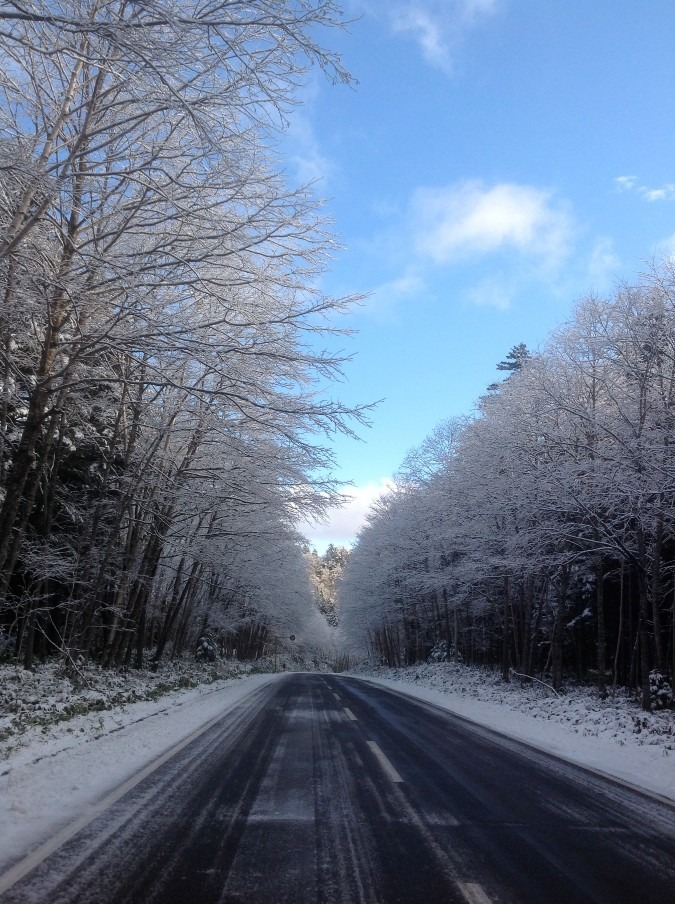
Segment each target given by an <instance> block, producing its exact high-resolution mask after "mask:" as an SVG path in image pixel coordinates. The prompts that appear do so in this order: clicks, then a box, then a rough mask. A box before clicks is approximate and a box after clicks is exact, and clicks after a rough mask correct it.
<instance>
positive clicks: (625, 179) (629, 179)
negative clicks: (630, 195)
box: [614, 176, 638, 192]
mask: <svg viewBox="0 0 675 904" xmlns="http://www.w3.org/2000/svg"><path fill="white" fill-rule="evenodd" d="M637 181H638V180H637V178H636V177H635V176H617V177H616V179H615V180H614V183H615V185H616V190H617V191H618V192H623V191H630V190H631V189H632V188H635V186H636V185H637Z"/></svg>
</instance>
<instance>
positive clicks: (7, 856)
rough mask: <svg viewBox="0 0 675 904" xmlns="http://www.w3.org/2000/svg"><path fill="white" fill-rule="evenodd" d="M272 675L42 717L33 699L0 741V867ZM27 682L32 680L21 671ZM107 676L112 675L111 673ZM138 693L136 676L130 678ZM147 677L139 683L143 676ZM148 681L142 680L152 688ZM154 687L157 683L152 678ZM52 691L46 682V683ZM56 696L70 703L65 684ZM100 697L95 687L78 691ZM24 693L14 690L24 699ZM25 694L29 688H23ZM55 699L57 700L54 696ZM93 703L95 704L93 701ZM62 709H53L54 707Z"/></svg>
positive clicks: (46, 706)
mask: <svg viewBox="0 0 675 904" xmlns="http://www.w3.org/2000/svg"><path fill="white" fill-rule="evenodd" d="M279 677H280V675H274V674H259V675H249V676H242V677H240V678H229V679H221V680H216V681H214V682H213V683H211V684H208V685H201V686H199V687H196V688H191V689H187V690H182V691H181V690H175V691H173V692H169V693H163V694H162V696H160V697H158V698H157V699H146V700H141V701H139V702H128V703H125V704H122V705H119V704H118V705H117V706H115V708H113V709H100V710H93V711H89V712H87V713H86V714H84V715H70V714H69V713H67V712H66V713H65V715H68V716H69V717H68V718H67V719H65V720H58V719H57V720H56V721H55V720H54V719H51V720H49V719H48V716H49V713H50V712H51V713H52V715H53V713H54V710H53V709H51V707H52V706H53V704H54V702H55V701H53V700H50V699H46V700H38V701H37V702H35V703H33V704H29V703H25V704H24V703H22V704H21V705H22V706H23V705H25V706H28V705H31V706H35V707H37V706H41V707H43V709H37V710H35V709H34V710H31V712H32V713H33V715H35V714H36V713H37V714H40V713H43V714H46V715H45V721H43V723H42V724H40V719H36V720H35V721H34V722H31V724H30V725H29V726H28V727H25V730H23V731H22V732H21V733H20V734H12V735H11V736H10V738H9V740H7V739H5V741H4V742H3V749H2V759H0V872H2V871H4V870H5V869H6V868H7V866H8V865H10V864H11V863H13V862H14V861H16V860H18V859H19V858H20V857H22V856H23V855H25V854H26V853H28V852H29V851H31V850H33V849H34V848H35V847H37V846H38V844H39V843H40V842H42V841H43V840H44V839H46V838H49V837H50V836H51V835H52V834H54V833H55V832H56V831H57V830H58V829H59V828H61V827H62V826H64V825H67V824H68V823H69V822H71V821H72V820H73V819H75V818H76V817H77V816H79V815H81V813H82V811H83V810H84V809H85V808H86V807H87V806H88V805H90V804H91V803H93V802H95V801H97V800H99V799H100V798H101V797H103V796H104V795H105V794H107V793H108V792H110V791H112V790H113V789H115V788H117V787H118V786H119V785H121V784H122V782H124V781H126V780H127V779H128V778H129V777H130V776H132V775H134V774H135V773H136V772H137V771H139V770H140V769H142V768H143V767H144V766H146V765H147V764H148V763H150V762H152V760H154V759H156V758H157V757H159V756H161V754H162V753H164V752H165V751H166V750H168V749H169V748H170V747H172V746H173V745H174V744H177V743H178V742H179V741H181V740H182V739H183V738H185V737H187V736H188V735H189V734H190V733H191V732H193V731H195V730H196V729H197V728H199V727H200V726H202V725H203V724H204V723H206V722H208V721H209V720H210V719H213V718H214V717H216V716H218V715H220V714H225V713H226V712H227V711H228V710H230V709H232V708H233V707H234V706H235V705H236V704H237V703H238V702H239V701H241V700H242V699H243V698H244V697H245V696H247V695H248V694H250V693H252V692H253V691H254V690H256V689H257V688H258V687H260V686H261V685H262V684H266V683H267V682H269V681H274V680H276V679H277V678H279ZM22 680H25V681H27V682H29V684H30V683H31V682H32V681H33V680H34V677H33V678H31V677H29V676H28V675H27V676H26V678H25V679H22ZM109 680H110V681H111V682H116V680H117V679H115V678H114V676H113V675H112V674H111V675H110V676H109ZM130 681H132V682H133V683H134V686H135V690H133V691H132V690H131V689H130V688H128V689H127V693H129V695H130V696H133V694H140V693H141V692H142V690H141V689H142V680H141V679H140V678H132V679H130ZM146 684H147V682H146ZM152 687H153V685H152V684H151V685H150V690H152ZM154 688H155V692H156V690H157V684H155V685H154ZM52 690H54V687H52ZM54 693H57V694H58V693H61V694H63V695H64V696H65V697H66V702H64V701H60V703H61V704H62V707H63V708H64V709H65V708H66V707H68V706H69V705H70V706H71V707H73V706H77V705H78V704H77V700H75V701H73V700H72V699H71V700H70V703H68V702H67V701H68V699H69V697H70V696H72V689H71V691H69V690H68V685H67V684H65V685H64V686H63V687H62V688H61V691H60V692H59V691H58V690H54ZM89 693H91V694H93V695H94V698H95V699H97V700H100V701H105V692H104V691H102V690H101V688H100V687H99V688H97V689H89V690H87V691H85V695H87V694H89ZM25 696H26V695H23V696H22V697H21V700H23V699H24V697H25ZM27 696H28V698H29V699H30V694H28V695H27ZM57 702H58V701H57ZM98 705H101V706H102V705H103V703H102V702H101V703H99V704H98ZM59 711H60V712H63V709H62V710H57V712H59Z"/></svg>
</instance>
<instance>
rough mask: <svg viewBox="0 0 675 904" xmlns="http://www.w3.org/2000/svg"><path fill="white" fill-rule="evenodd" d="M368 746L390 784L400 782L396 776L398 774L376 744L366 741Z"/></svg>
mask: <svg viewBox="0 0 675 904" xmlns="http://www.w3.org/2000/svg"><path fill="white" fill-rule="evenodd" d="M368 746H369V747H370V749H371V750H372V751H373V753H374V754H375V756H376V757H377V760H378V762H379V764H380V766H382V769H383V770H384V771H385V772H386V774H387V776H388V777H389V778H390V779H391V781H392V782H402V781H403V779H402V778H401V776H400V775H399V774H398V772H397V771H396V770H395V769H394V767H393V766H392V764H391V763H390V762H389V760H388V759H387V757H386V756H385V755H384V753H382V751H381V750H380V747H379V745H378V744H376V743H375V741H368Z"/></svg>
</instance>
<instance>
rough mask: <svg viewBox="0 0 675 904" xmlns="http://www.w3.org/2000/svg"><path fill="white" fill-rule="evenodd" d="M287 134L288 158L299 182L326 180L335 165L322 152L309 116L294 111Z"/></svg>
mask: <svg viewBox="0 0 675 904" xmlns="http://www.w3.org/2000/svg"><path fill="white" fill-rule="evenodd" d="M286 135H287V140H288V143H289V154H288V159H289V160H290V162H291V164H292V165H293V166H294V168H295V174H294V175H295V178H296V179H297V180H298V182H300V183H302V184H304V183H307V182H325V181H326V180H327V179H328V178H329V177H330V176H331V174H332V173H333V171H334V170H335V166H334V164H333V162H332V161H331V160H329V159H328V157H326V155H325V154H324V153H323V152H322V150H321V147H320V144H319V141H318V138H317V137H316V134H315V132H314V128H313V126H312V123H311V121H310V120H309V118H308V117H307V116H306V115H305V114H304V113H298V112H294V113H293V115H292V117H291V119H290V126H289V128H288V131H287V133H286Z"/></svg>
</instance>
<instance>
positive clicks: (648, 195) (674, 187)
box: [614, 176, 675, 201]
mask: <svg viewBox="0 0 675 904" xmlns="http://www.w3.org/2000/svg"><path fill="white" fill-rule="evenodd" d="M614 184H615V185H616V190H617V191H618V192H625V191H635V192H637V194H638V195H640V197H641V198H644V200H645V201H675V182H666V184H665V185H662V186H661V187H660V188H649V187H648V186H647V185H641V184H640V182H639V181H638V179H637V177H636V176H617V178H616V179H615V180H614Z"/></svg>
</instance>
